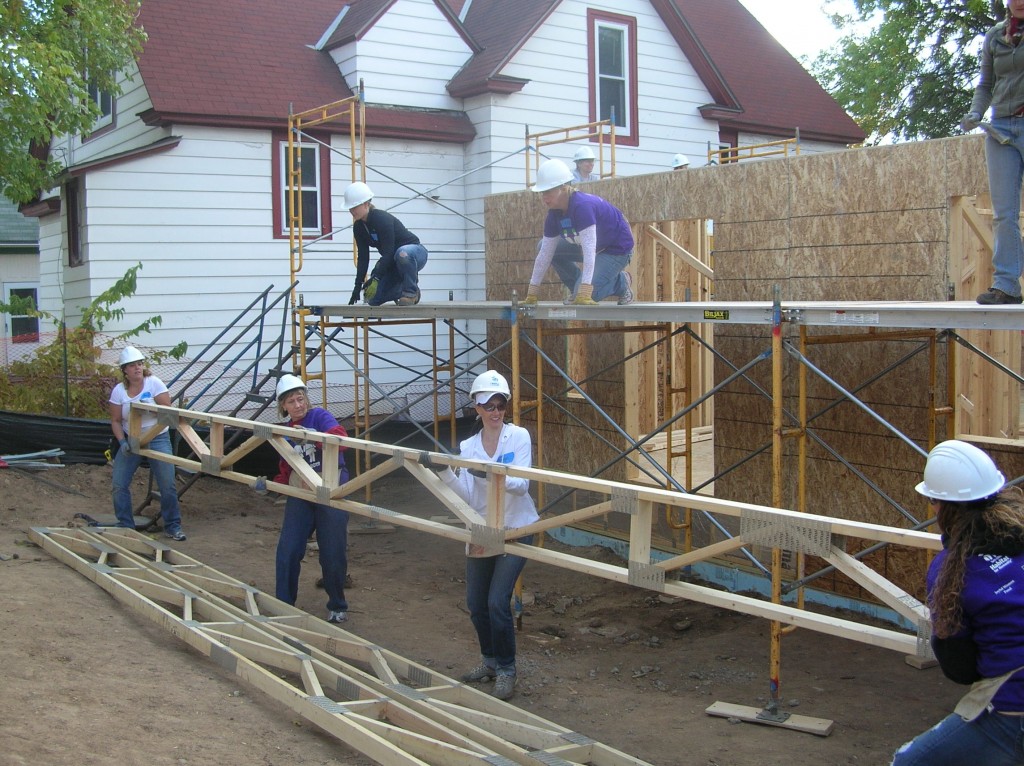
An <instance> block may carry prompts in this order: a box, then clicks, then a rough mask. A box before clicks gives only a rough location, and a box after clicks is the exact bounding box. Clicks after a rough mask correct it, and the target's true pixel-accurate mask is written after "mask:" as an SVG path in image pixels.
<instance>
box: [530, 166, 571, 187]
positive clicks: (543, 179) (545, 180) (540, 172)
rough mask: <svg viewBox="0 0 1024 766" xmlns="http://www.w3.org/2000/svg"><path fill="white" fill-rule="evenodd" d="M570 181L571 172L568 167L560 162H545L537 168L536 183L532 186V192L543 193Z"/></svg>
mask: <svg viewBox="0 0 1024 766" xmlns="http://www.w3.org/2000/svg"><path fill="white" fill-rule="evenodd" d="M571 181H572V171H571V170H569V166H568V165H566V164H565V163H564V162H562V161H561V160H546V161H545V162H542V163H541V164H540V167H539V168H537V183H535V184H534V185H533V190H534V191H535V192H545V191H547V190H548V189H554V188H555V187H558V186H561V185H563V184H567V183H569V182H571Z"/></svg>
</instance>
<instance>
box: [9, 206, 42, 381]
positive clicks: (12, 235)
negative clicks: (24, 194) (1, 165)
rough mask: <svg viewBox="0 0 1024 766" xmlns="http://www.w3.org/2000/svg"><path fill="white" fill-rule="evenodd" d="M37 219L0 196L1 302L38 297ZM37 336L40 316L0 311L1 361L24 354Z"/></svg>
mask: <svg viewBox="0 0 1024 766" xmlns="http://www.w3.org/2000/svg"><path fill="white" fill-rule="evenodd" d="M38 294H39V222H38V221H36V220H35V219H34V218H28V217H26V216H24V215H22V214H21V213H20V212H18V206H17V205H15V204H14V203H13V202H11V201H10V200H7V199H4V198H3V197H0V302H3V303H10V302H11V299H12V298H28V299H31V300H33V301H37V300H38ZM38 339H39V319H37V318H35V317H30V316H27V315H22V316H17V315H15V316H11V315H10V314H0V365H6V364H9V363H11V362H13V361H18V360H21V359H25V358H27V357H28V356H29V355H30V353H31V351H32V350H34V349H35V347H36V344H37V341H38Z"/></svg>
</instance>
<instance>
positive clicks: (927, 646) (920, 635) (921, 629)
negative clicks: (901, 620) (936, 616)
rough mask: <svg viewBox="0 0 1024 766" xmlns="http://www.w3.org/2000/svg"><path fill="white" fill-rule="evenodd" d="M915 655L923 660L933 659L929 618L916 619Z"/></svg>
mask: <svg viewBox="0 0 1024 766" xmlns="http://www.w3.org/2000/svg"><path fill="white" fill-rule="evenodd" d="M915 656H916V657H920V658H922V659H925V660H932V659H935V653H934V652H933V651H932V624H931V622H930V621H929V620H918V621H917V650H916V652H915Z"/></svg>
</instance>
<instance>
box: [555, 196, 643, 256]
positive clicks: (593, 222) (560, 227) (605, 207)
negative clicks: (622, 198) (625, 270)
mask: <svg viewBox="0 0 1024 766" xmlns="http://www.w3.org/2000/svg"><path fill="white" fill-rule="evenodd" d="M568 208H569V209H568V210H566V211H565V212H564V213H563V212H561V211H559V210H549V211H548V215H547V218H545V219H544V236H545V237H561V238H563V239H565V240H568V241H569V242H572V243H573V244H576V245H578V244H581V243H580V241H579V239H578V238H577V234H578V233H579V232H581V231H583V230H584V229H586V228H587V227H589V226H596V227H597V252H598V253H607V254H608V255H629V254H630V253H632V252H633V232H632V231H631V230H630V228H629V222H628V221H626V217H625V216H624V215H622V212H621V211H620V210H619V209H618V208H617V207H615V205H613V204H612V203H611V202H608V201H607V200H603V199H601V198H600V197H598V196H597V195H595V194H587V193H586V192H581V191H574V192H573V193H572V194H570V195H569V205H568Z"/></svg>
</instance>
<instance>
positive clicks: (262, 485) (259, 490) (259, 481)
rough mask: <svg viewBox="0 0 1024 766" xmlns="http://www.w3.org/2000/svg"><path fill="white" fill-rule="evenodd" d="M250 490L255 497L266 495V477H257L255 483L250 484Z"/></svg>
mask: <svg viewBox="0 0 1024 766" xmlns="http://www.w3.org/2000/svg"><path fill="white" fill-rule="evenodd" d="M252 489H253V492H255V493H256V494H257V495H265V494H267V477H266V476H257V477H256V481H254V482H253V483H252Z"/></svg>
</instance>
